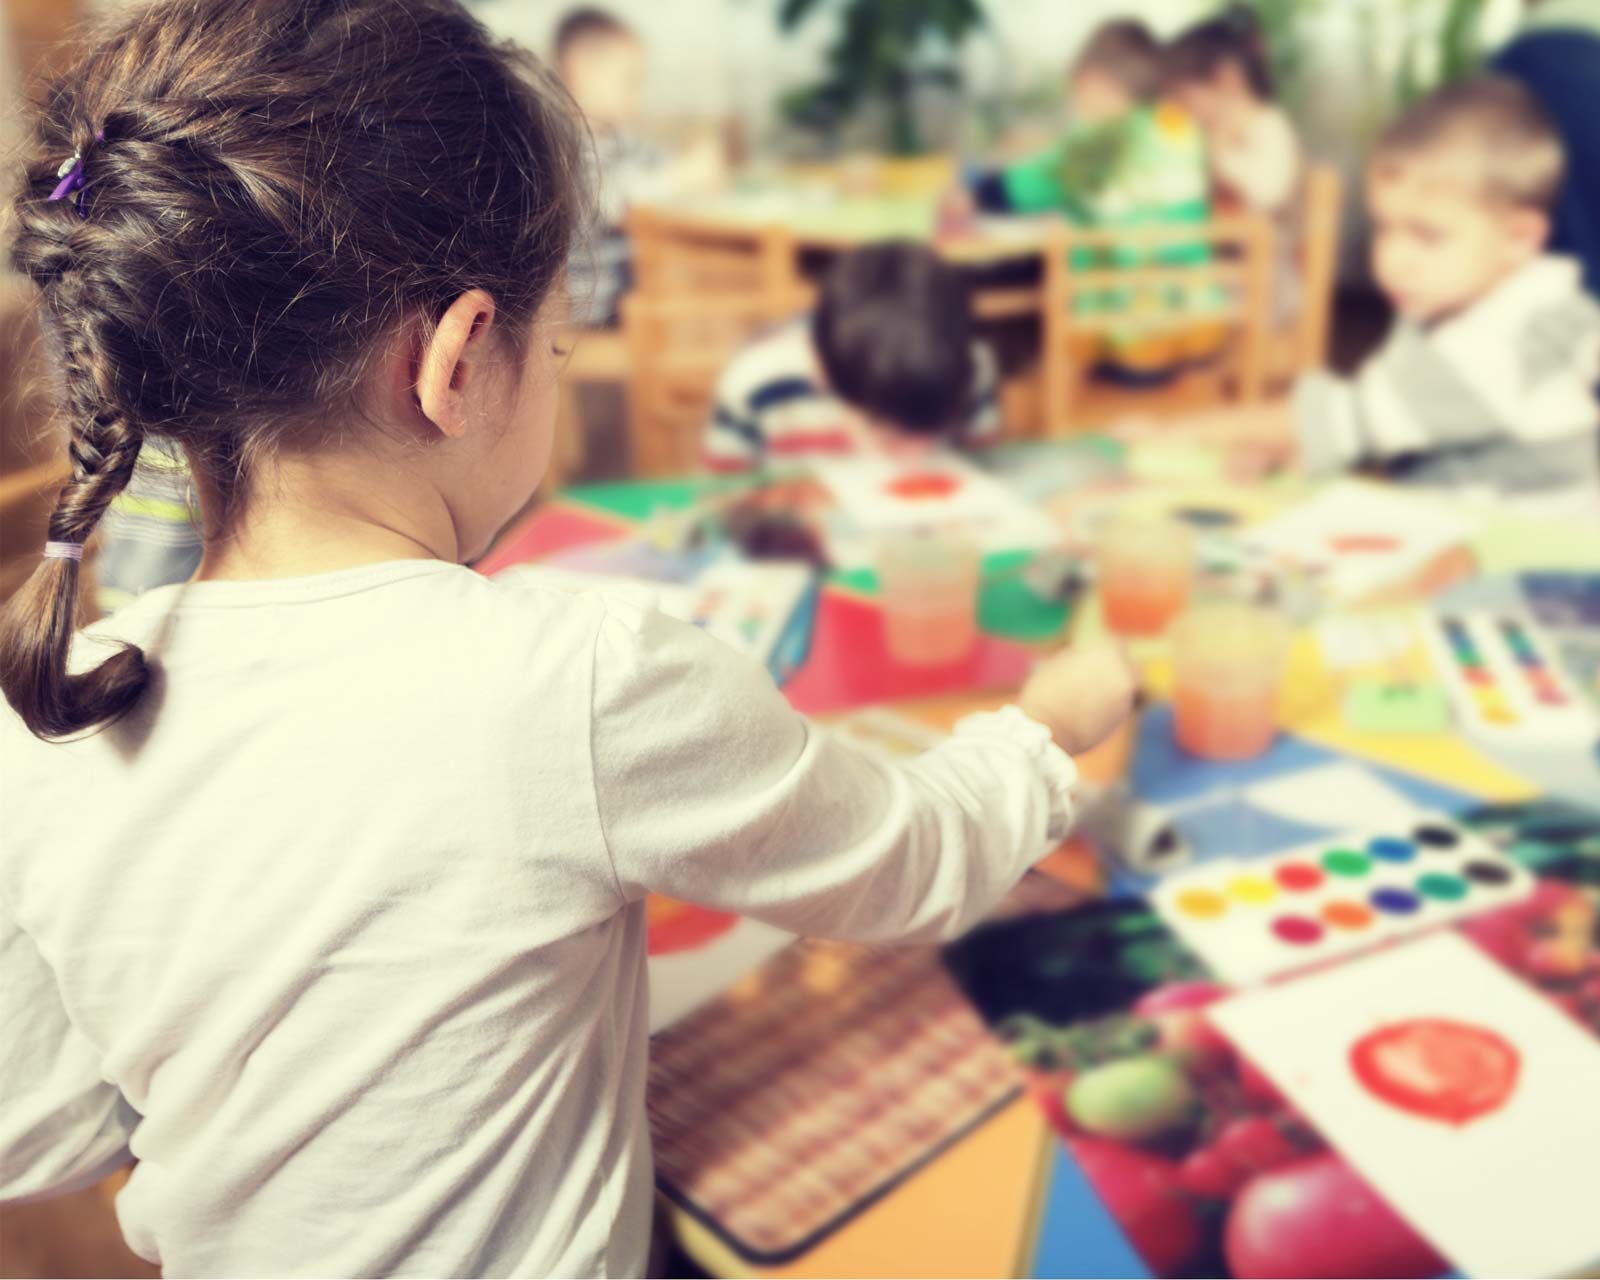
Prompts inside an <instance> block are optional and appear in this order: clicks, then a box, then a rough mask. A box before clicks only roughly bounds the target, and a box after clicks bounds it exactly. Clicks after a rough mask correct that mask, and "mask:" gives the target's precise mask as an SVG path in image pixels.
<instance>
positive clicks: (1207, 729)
mask: <svg viewBox="0 0 1600 1280" xmlns="http://www.w3.org/2000/svg"><path fill="white" fill-rule="evenodd" d="M1289 639H1290V632H1289V624H1288V623H1287V622H1285V621H1284V620H1283V618H1282V617H1281V616H1279V615H1278V614H1276V613H1274V612H1272V611H1271V610H1269V609H1261V608H1257V607H1255V606H1253V605H1246V604H1234V603H1223V604H1208V605H1203V606H1201V607H1199V608H1196V609H1191V610H1190V611H1189V612H1188V613H1186V614H1184V615H1183V617H1181V618H1179V619H1178V621H1177V623H1176V624H1174V626H1173V628H1172V674H1173V683H1174V692H1173V702H1174V714H1173V723H1174V727H1175V733H1176V736H1177V740H1178V745H1179V746H1180V747H1182V748H1183V750H1185V751H1187V752H1188V753H1189V754H1190V755H1195V756H1201V757H1203V758H1205V759H1208V760H1249V759H1251V758H1252V757H1254V756H1258V755H1260V754H1261V753H1262V752H1263V751H1265V750H1266V749H1267V748H1268V747H1269V746H1271V745H1272V741H1273V739H1274V738H1275V737H1276V736H1277V733H1278V691H1279V688H1280V687H1281V685H1282V683H1283V670H1284V663H1285V660H1286V658H1287V657H1288V653H1289Z"/></svg>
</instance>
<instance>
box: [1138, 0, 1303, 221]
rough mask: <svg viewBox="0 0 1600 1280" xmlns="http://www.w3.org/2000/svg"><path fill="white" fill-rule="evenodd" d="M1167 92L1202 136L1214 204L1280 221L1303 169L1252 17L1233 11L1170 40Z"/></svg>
mask: <svg viewBox="0 0 1600 1280" xmlns="http://www.w3.org/2000/svg"><path fill="white" fill-rule="evenodd" d="M1167 86H1168V92H1170V93H1171V94H1172V96H1173V97H1174V98H1176V99H1177V100H1178V101H1179V102H1181V103H1182V104H1183V106H1184V108H1185V109H1186V110H1187V111H1188V112H1189V114H1190V115H1191V116H1192V117H1193V118H1194V120H1195V123H1196V124H1198V125H1199V126H1200V129H1201V131H1202V132H1203V133H1204V134H1205V144H1206V161H1207V163H1208V164H1209V166H1210V169H1211V179H1212V195H1213V198H1214V199H1215V200H1216V202H1217V203H1218V204H1221V205H1223V206H1232V207H1234V208H1240V209H1249V210H1253V211H1255V212H1258V213H1264V214H1267V215H1268V216H1270V217H1273V218H1275V219H1283V218H1285V217H1286V215H1287V214H1288V213H1289V212H1290V210H1291V209H1292V207H1293V205H1294V198H1295V194H1296V191H1297V188H1298V186H1299V182H1300V176H1301V171H1302V168H1303V159H1302V156H1301V152H1300V140H1299V139H1298V138H1297V137H1296V136H1295V131H1294V125H1293V124H1291V123H1290V121H1289V116H1288V114H1287V113H1286V112H1285V111H1284V110H1283V108H1282V107H1280V106H1279V105H1278V103H1277V101H1276V99H1275V97H1274V93H1273V86H1272V73H1271V71H1270V70H1269V69H1268V67H1267V59H1266V54H1265V51H1264V49H1263V48H1262V39H1261V31H1260V28H1259V27H1258V25H1257V23H1256V19H1255V17H1254V15H1253V14H1252V13H1251V12H1250V10H1248V9H1245V8H1243V7H1242V6H1234V7H1233V8H1232V9H1229V10H1228V11H1227V12H1226V13H1224V14H1223V15H1222V16H1221V17H1216V18H1211V19H1209V20H1207V21H1205V22H1201V23H1198V24H1196V25H1195V26H1192V27H1190V28H1189V29H1188V30H1187V31H1185V32H1184V33H1183V34H1182V35H1180V36H1179V37H1178V38H1177V39H1176V40H1174V41H1173V42H1172V44H1171V46H1170V47H1169V48H1168V50H1167Z"/></svg>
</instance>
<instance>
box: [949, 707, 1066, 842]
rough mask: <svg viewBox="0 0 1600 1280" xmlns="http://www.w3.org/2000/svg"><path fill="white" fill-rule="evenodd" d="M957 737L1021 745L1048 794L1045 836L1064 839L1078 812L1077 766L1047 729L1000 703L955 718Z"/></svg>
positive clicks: (1051, 839)
mask: <svg viewBox="0 0 1600 1280" xmlns="http://www.w3.org/2000/svg"><path fill="white" fill-rule="evenodd" d="M955 736H956V737H958V738H983V739H988V740H989V741H999V742H1006V743H1009V744H1011V745H1012V746H1015V747H1020V748H1021V749H1022V751H1023V752H1024V753H1025V754H1026V755H1027V757H1028V760H1029V761H1030V763H1031V764H1032V765H1033V767H1034V773H1035V775H1036V776H1037V777H1038V778H1039V780H1040V781H1041V782H1043V783H1044V786H1045V793H1046V795H1047V796H1048V798H1049V805H1050V809H1049V819H1048V821H1047V822H1046V824H1045V836H1046V838H1047V839H1049V840H1050V841H1052V842H1053V843H1059V842H1060V841H1062V840H1065V839H1066V838H1067V836H1068V835H1069V834H1070V833H1071V831H1072V824H1073V819H1074V817H1075V815H1076V812H1077V802H1076V791H1077V786H1078V768H1077V766H1076V765H1075V764H1073V763H1072V757H1071V756H1069V755H1068V754H1067V753H1066V752H1065V751H1063V750H1062V749H1061V748H1060V747H1058V746H1057V745H1056V744H1055V740H1054V739H1053V738H1052V737H1051V736H1050V730H1048V729H1047V728H1045V727H1044V725H1042V724H1040V723H1039V722H1038V721H1037V720H1034V719H1033V718H1032V717H1030V716H1029V715H1027V714H1026V713H1025V712H1024V711H1023V710H1022V709H1021V708H1020V707H1001V708H1000V710H998V711H984V712H980V713H979V714H977V715H971V716H965V717H963V718H962V719H961V720H959V721H957V722H956V727H955Z"/></svg>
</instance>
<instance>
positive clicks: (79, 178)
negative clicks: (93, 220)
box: [46, 130, 106, 218]
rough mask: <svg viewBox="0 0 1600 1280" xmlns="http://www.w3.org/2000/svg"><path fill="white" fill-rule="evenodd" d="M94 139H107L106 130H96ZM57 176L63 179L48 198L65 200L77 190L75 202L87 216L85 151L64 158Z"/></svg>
mask: <svg viewBox="0 0 1600 1280" xmlns="http://www.w3.org/2000/svg"><path fill="white" fill-rule="evenodd" d="M94 140H95V141H96V142H104V141H105V140H106V135H105V132H104V131H103V130H102V131H99V132H96V134H95V135H94ZM56 177H58V178H60V179H61V181H60V182H58V183H56V186H55V190H54V191H52V192H51V193H50V194H49V195H48V196H47V197H46V199H47V200H65V199H66V198H67V197H68V196H70V195H72V194H73V192H77V194H78V198H77V200H75V201H74V202H73V203H74V204H76V205H77V207H78V216H79V217H80V218H87V217H88V216H89V214H88V211H87V210H85V209H84V207H83V189H84V188H85V187H86V186H88V185H89V180H88V179H87V178H86V177H84V175H83V152H82V151H81V150H79V151H74V152H73V153H72V155H71V156H69V157H68V158H67V159H65V160H63V161H62V162H61V167H60V168H59V169H57V170H56Z"/></svg>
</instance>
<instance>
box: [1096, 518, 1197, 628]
mask: <svg viewBox="0 0 1600 1280" xmlns="http://www.w3.org/2000/svg"><path fill="white" fill-rule="evenodd" d="M1193 577H1194V535H1193V533H1192V532H1191V531H1190V529H1189V527H1188V526H1187V525H1185V524H1183V523H1182V522H1181V521H1178V520H1174V519H1171V518H1170V517H1167V516H1122V517H1119V518H1118V519H1116V520H1113V521H1112V522H1111V524H1110V525H1108V526H1107V527H1106V529H1105V531H1104V532H1103V533H1102V534H1101V536H1100V557H1099V581H1100V610H1101V613H1102V615H1103V616H1104V618H1105V623H1106V626H1107V627H1109V628H1110V629H1111V630H1112V631H1115V632H1116V633H1117V634H1118V635H1124V636H1154V635H1160V634H1161V633H1162V632H1163V631H1165V630H1166V629H1167V624H1168V623H1169V622H1171V621H1172V619H1173V618H1175V617H1177V615H1178V614H1179V613H1181V612H1183V607H1184V605H1185V604H1187V603H1188V601H1189V585H1190V582H1191V581H1192V579H1193Z"/></svg>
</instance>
